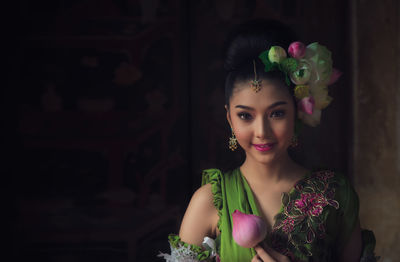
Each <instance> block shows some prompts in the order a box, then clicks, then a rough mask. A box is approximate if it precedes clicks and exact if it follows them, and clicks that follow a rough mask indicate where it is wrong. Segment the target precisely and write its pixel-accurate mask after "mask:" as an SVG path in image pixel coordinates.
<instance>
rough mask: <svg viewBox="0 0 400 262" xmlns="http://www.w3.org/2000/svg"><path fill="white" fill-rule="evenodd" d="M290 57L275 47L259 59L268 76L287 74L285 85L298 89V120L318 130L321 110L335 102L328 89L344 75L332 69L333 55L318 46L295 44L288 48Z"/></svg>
mask: <svg viewBox="0 0 400 262" xmlns="http://www.w3.org/2000/svg"><path fill="white" fill-rule="evenodd" d="M288 53H289V56H290V57H288V56H287V54H286V52H285V50H284V49H283V48H282V47H280V46H272V47H271V48H270V49H268V50H266V51H264V52H262V53H261V54H260V55H259V58H260V59H261V61H262V62H263V64H264V65H265V68H264V71H265V72H270V71H274V70H280V71H282V72H283V73H284V74H285V82H286V84H287V85H288V86H290V83H293V84H294V85H295V88H294V95H295V97H296V100H297V103H298V110H299V111H298V117H299V119H300V120H302V122H303V123H305V124H308V125H310V126H317V125H318V124H319V123H320V120H321V110H322V109H325V108H326V107H327V106H328V105H329V104H330V103H331V101H332V97H330V96H329V95H328V85H331V84H333V83H334V82H336V81H337V80H338V79H339V77H340V76H341V74H342V73H341V72H340V71H339V70H337V69H335V68H333V67H332V58H331V52H330V51H329V50H328V49H327V48H326V47H325V46H323V45H320V44H319V43H317V42H315V43H311V44H309V45H308V46H305V45H304V44H303V43H302V42H298V41H297V42H293V43H292V44H290V45H289V48H288Z"/></svg>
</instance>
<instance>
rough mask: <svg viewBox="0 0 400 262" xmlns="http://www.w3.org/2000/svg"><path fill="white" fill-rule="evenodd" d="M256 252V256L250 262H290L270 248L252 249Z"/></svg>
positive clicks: (257, 247) (258, 247)
mask: <svg viewBox="0 0 400 262" xmlns="http://www.w3.org/2000/svg"><path fill="white" fill-rule="evenodd" d="M254 249H255V250H256V252H257V255H255V256H254V257H253V259H252V260H251V262H290V259H289V258H288V257H286V256H284V255H282V254H280V253H278V252H276V251H275V250H273V249H272V248H269V247H265V249H264V248H262V247H260V246H258V245H257V246H256V247H254Z"/></svg>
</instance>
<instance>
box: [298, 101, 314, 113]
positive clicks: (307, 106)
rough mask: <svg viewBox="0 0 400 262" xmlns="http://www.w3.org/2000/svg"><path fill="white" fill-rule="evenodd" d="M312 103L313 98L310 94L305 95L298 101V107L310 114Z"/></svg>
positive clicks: (312, 107) (312, 108)
mask: <svg viewBox="0 0 400 262" xmlns="http://www.w3.org/2000/svg"><path fill="white" fill-rule="evenodd" d="M314 105H315V100H314V98H313V97H312V96H307V97H305V98H303V99H301V100H300V101H299V109H300V110H301V111H303V112H305V113H307V114H309V115H312V113H313V110H314Z"/></svg>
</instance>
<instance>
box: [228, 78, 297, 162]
mask: <svg viewBox="0 0 400 262" xmlns="http://www.w3.org/2000/svg"><path fill="white" fill-rule="evenodd" d="M282 85H283V84H281V83H279V82H277V81H267V80H263V81H262V87H261V90H260V91H259V92H257V93H256V92H255V91H253V90H252V89H251V88H250V81H248V82H239V83H237V84H235V86H234V90H233V93H232V97H231V99H230V105H229V110H227V118H228V121H229V123H230V125H231V127H232V129H233V131H234V133H235V135H236V138H237V140H238V143H239V145H240V146H241V147H242V148H243V149H244V151H245V152H246V157H247V158H252V159H254V160H256V161H257V162H260V163H264V164H269V163H271V162H272V161H276V160H279V159H280V158H281V157H282V156H285V155H286V154H287V148H288V147H289V145H290V143H291V140H292V137H293V133H294V118H295V111H294V110H295V108H294V104H293V99H292V97H291V95H290V94H289V92H288V91H287V90H286V87H285V86H282ZM227 109H228V108H227Z"/></svg>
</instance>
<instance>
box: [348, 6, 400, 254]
mask: <svg viewBox="0 0 400 262" xmlns="http://www.w3.org/2000/svg"><path fill="white" fill-rule="evenodd" d="M350 16H351V18H352V53H353V72H352V74H353V85H352V87H353V92H354V96H353V97H354V100H353V115H354V122H353V123H354V128H353V132H354V143H353V147H354V150H353V152H354V178H355V185H356V190H357V191H358V193H359V196H360V200H361V210H360V217H361V226H362V227H365V228H370V229H373V230H374V232H375V235H376V238H377V249H376V253H377V254H378V255H380V256H382V261H400V257H399V251H400V248H399V247H398V244H399V241H400V191H399V188H400V151H399V150H400V146H399V145H400V79H399V76H400V2H399V1H397V0H384V1H379V2H378V1H372V0H367V1H352V9H351V14H350Z"/></svg>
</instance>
